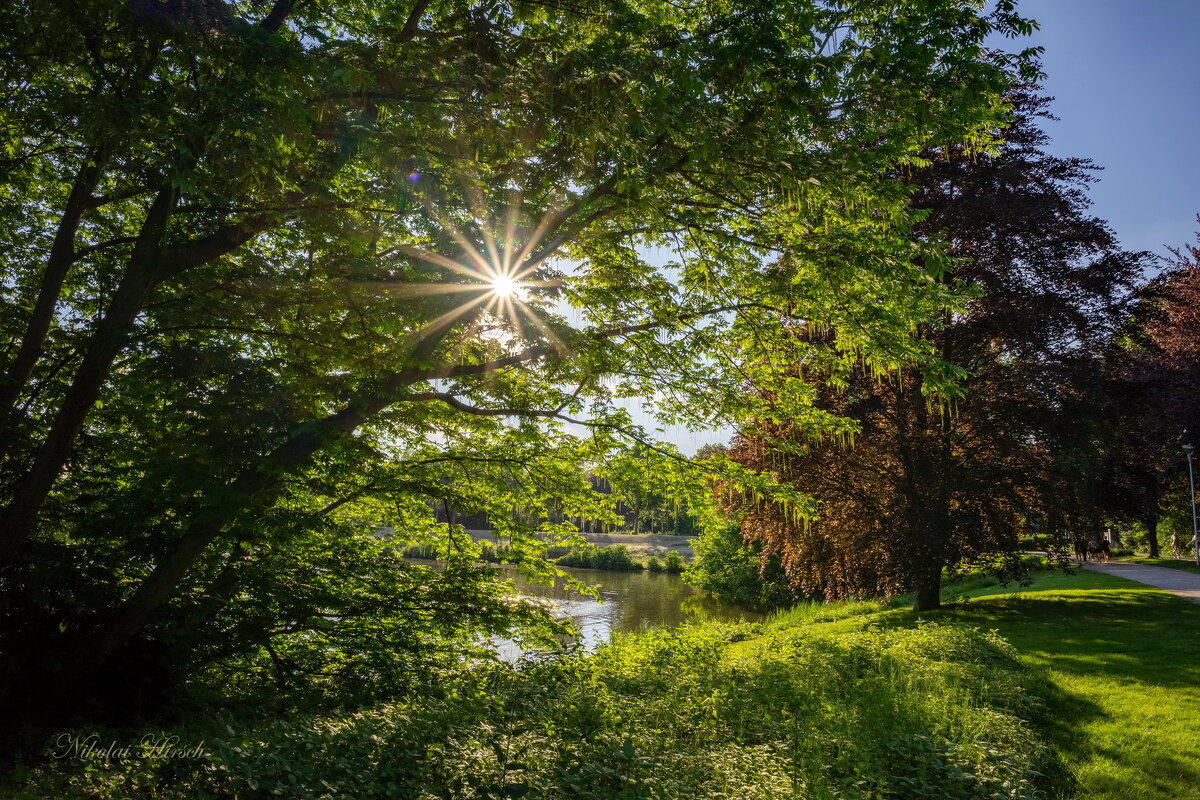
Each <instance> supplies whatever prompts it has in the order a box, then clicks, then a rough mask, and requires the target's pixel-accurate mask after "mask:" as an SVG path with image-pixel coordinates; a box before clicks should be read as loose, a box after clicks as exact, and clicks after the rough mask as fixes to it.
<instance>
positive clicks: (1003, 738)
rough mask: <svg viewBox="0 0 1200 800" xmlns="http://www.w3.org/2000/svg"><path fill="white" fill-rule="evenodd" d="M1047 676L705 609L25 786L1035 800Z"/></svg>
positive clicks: (928, 646) (843, 631)
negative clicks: (662, 624) (549, 654)
mask: <svg viewBox="0 0 1200 800" xmlns="http://www.w3.org/2000/svg"><path fill="white" fill-rule="evenodd" d="M827 610H828V611H830V612H832V613H834V614H835V615H836V614H860V616H861V610H860V609H854V608H851V607H838V608H834V609H827ZM868 616H869V615H868ZM864 619H865V618H864ZM1031 687H1032V683H1031V676H1030V675H1029V674H1028V673H1027V671H1026V670H1025V669H1024V668H1023V667H1022V666H1021V664H1020V663H1019V662H1018V660H1017V659H1016V657H1015V654H1014V653H1013V652H1012V650H1011V648H1009V647H1008V646H1007V645H1005V644H1004V643H1003V642H1002V641H1001V640H1000V639H998V638H997V637H995V636H994V635H991V634H988V633H984V632H982V631H972V630H968V629H965V628H959V627H954V626H944V625H926V626H923V627H921V628H919V629H900V628H895V629H891V630H883V629H880V628H877V627H876V628H874V629H871V628H870V626H868V625H866V624H859V625H850V626H847V627H843V628H838V627H831V626H829V625H825V624H823V623H822V622H821V620H819V619H817V618H815V617H814V619H813V620H811V623H810V624H807V625H803V626H801V625H797V624H796V619H795V618H794V617H793V618H791V619H790V620H789V621H788V624H786V625H772V624H767V625H762V624H740V625H722V624H717V623H707V624H702V625H691V626H686V627H683V628H680V629H678V630H669V629H656V630H650V631H646V632H643V633H640V634H637V635H629V636H624V637H619V638H618V639H617V640H616V641H615V642H614V643H613V644H612V645H611V646H609V647H606V648H603V649H602V650H600V651H599V652H597V653H595V654H593V655H590V656H579V655H576V656H571V655H568V656H564V657H562V658H560V659H557V660H550V661H537V662H533V663H527V664H526V665H525V666H524V667H523V668H521V669H513V668H510V667H507V666H504V665H481V666H479V667H477V668H475V669H471V670H465V671H464V672H463V673H462V674H461V675H459V676H457V677H456V678H455V679H453V680H450V681H446V682H444V683H442V684H441V685H439V686H437V687H430V689H429V690H428V691H427V692H425V693H423V694H422V695H420V696H412V697H408V698H405V699H404V700H403V701H398V702H395V703H389V704H382V705H378V706H374V707H371V708H368V709H363V710H361V711H358V712H355V713H344V714H337V715H319V716H306V715H304V714H293V715H289V716H287V717H285V718H282V719H277V720H269V721H260V722H253V721H247V720H245V719H244V718H243V719H236V718H232V717H231V718H225V719H222V720H216V721H212V722H209V723H204V724H199V725H196V726H194V727H191V728H189V729H186V730H177V731H171V732H169V733H167V732H161V731H158V732H141V731H139V732H135V733H129V732H126V733H124V734H121V733H117V732H98V733H97V734H96V737H95V741H96V742H98V743H99V745H100V748H101V750H102V749H103V748H104V745H105V744H106V743H107V742H109V741H113V742H120V743H124V742H130V741H132V742H137V741H140V740H141V737H142V736H148V737H149V739H148V741H151V742H157V741H163V740H164V739H167V740H170V738H171V737H172V736H178V739H177V740H174V741H175V743H176V748H177V749H176V750H175V751H172V752H171V753H166V754H159V753H156V752H153V751H138V750H137V748H136V747H134V748H133V750H132V752H130V753H129V754H127V755H125V756H124V757H121V758H117V759H109V758H105V756H104V755H103V753H97V752H87V751H85V750H83V749H80V750H78V751H75V752H70V751H68V752H64V753H63V754H62V757H60V758H52V759H49V760H48V761H47V762H46V763H45V764H44V765H43V766H41V767H39V768H38V769H37V770H35V771H33V772H30V773H27V774H26V775H25V776H24V777H25V779H26V781H27V785H26V786H25V788H24V789H23V790H20V791H18V792H17V793H16V794H15V797H16V798H18V800H34V798H37V800H41V798H43V797H47V796H53V797H56V798H64V800H65V799H66V798H72V797H79V798H82V797H88V798H93V799H94V800H115V799H116V798H125V797H147V798H155V799H156V800H184V798H188V800H191V799H192V798H218V797H222V798H226V797H238V798H240V799H241V800H256V799H257V798H269V797H277V796H285V797H303V798H320V800H333V798H338V797H354V798H356V799H357V800H375V799H376V798H378V799H379V800H383V798H388V799H389V800H390V799H391V798H396V797H403V798H433V797H445V798H463V800H465V799H466V798H483V797H487V798H518V797H526V798H539V799H545V800H549V799H550V798H563V797H576V798H612V799H613V800H617V799H618V798H646V799H647V800H648V799H649V798H680V800H682V799H683V798H689V799H690V798H718V797H722V798H738V800H756V799H760V800H768V799H770V800H774V799H775V798H778V797H783V796H800V797H829V798H834V797H836V798H864V799H865V798H874V797H937V798H941V799H942V800H979V799H981V798H985V797H986V798H992V797H1000V796H1003V797H1011V798H1018V799H1019V800H1032V799H1033V798H1035V797H1036V796H1037V791H1036V789H1037V783H1038V781H1039V780H1041V779H1040V778H1039V774H1045V773H1052V772H1053V769H1054V760H1053V756H1052V754H1051V753H1050V752H1049V751H1048V750H1047V749H1046V748H1045V747H1044V746H1042V744H1041V743H1040V742H1039V740H1038V737H1037V734H1036V733H1035V732H1034V731H1033V730H1032V729H1031V728H1030V727H1029V725H1028V724H1027V722H1026V718H1027V717H1030V716H1032V715H1034V714H1035V713H1036V703H1035V702H1034V701H1033V700H1032V699H1031V698H1032V695H1031V694H1030V689H1031ZM75 735H76V736H81V737H82V736H87V735H88V732H84V731H80V732H77V733H76V734H75ZM71 741H72V740H71V739H70V738H69V737H68V738H67V739H65V740H63V743H62V745H61V746H64V747H66V746H69V745H70V742H71Z"/></svg>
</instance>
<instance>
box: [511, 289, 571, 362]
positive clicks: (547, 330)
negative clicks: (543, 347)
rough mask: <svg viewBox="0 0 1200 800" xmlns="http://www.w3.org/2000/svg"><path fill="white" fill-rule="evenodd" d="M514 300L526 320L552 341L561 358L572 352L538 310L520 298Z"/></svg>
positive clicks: (551, 343)
mask: <svg viewBox="0 0 1200 800" xmlns="http://www.w3.org/2000/svg"><path fill="white" fill-rule="evenodd" d="M513 300H514V305H515V306H516V308H517V309H519V310H520V311H522V312H523V313H524V314H525V316H526V318H528V319H529V321H530V322H532V323H533V325H534V327H536V328H537V329H538V330H539V331H541V332H542V335H544V336H545V337H546V338H547V339H549V340H550V346H551V347H553V348H554V350H555V352H556V353H558V354H559V355H560V356H563V355H567V354H568V353H570V352H571V348H570V347H569V346H568V345H567V343H566V342H564V341H563V340H562V337H560V336H559V335H558V334H557V333H555V332H554V329H553V328H551V327H550V325H549V323H547V322H546V321H545V320H544V319H542V318H541V317H540V316H539V315H538V313H537V309H535V308H533V307H532V306H530V305H529V304H528V303H526V302H524V301H523V300H521V298H519V297H514V298H513Z"/></svg>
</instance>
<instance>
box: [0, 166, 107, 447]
mask: <svg viewBox="0 0 1200 800" xmlns="http://www.w3.org/2000/svg"><path fill="white" fill-rule="evenodd" d="M105 157H106V156H105V154H104V151H103V150H100V149H93V150H91V151H89V152H88V153H87V155H86V156H84V159H83V164H82V165H80V167H79V171H78V172H77V173H76V175H75V181H74V183H73V184H72V186H71V193H70V195H69V196H68V197H67V202H66V206H65V207H64V209H63V213H62V216H61V217H60V218H59V221H58V228H57V229H56V231H55V234H54V243H53V244H52V245H51V247H50V255H49V256H48V257H47V259H46V268H45V270H43V272H42V281H41V285H40V286H39V287H38V296H37V300H36V301H35V303H34V306H33V312H32V313H31V314H30V315H29V323H28V325H27V326H26V328H25V334H24V335H23V336H22V337H21V344H20V347H19V348H18V349H17V355H16V356H15V357H14V358H13V360H12V363H11V364H9V366H8V370H7V374H5V376H4V378H3V381H0V433H3V432H4V430H5V429H6V428H7V423H8V422H9V421H10V417H11V415H12V414H13V411H14V408H15V406H16V405H17V400H18V398H19V397H20V394H21V389H22V388H24V386H25V383H26V381H28V380H29V376H30V375H32V374H33V368H34V366H35V365H36V364H37V360H38V356H39V355H40V354H41V352H42V344H43V343H44V342H45V340H46V334H47V333H48V332H49V331H50V324H51V322H52V321H53V319H54V309H55V307H56V306H57V305H58V296H59V294H60V293H61V292H62V286H63V282H64V281H65V280H66V278H67V270H68V269H69V268H70V266H71V262H72V261H73V260H74V259H75V235H76V232H77V231H78V230H79V223H80V222H81V221H82V220H83V217H84V214H86V213H87V211H88V208H89V203H90V201H91V196H92V191H93V190H94V189H95V188H96V185H97V184H98V183H99V182H100V177H101V175H102V174H103V171H104V166H105ZM6 438H7V437H3V436H0V439H6ZM2 446H3V444H2V443H0V447H2Z"/></svg>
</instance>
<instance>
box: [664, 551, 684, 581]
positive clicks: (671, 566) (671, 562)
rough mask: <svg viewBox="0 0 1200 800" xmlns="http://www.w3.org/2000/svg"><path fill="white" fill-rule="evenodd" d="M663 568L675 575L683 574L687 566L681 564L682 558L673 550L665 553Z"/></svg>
mask: <svg viewBox="0 0 1200 800" xmlns="http://www.w3.org/2000/svg"><path fill="white" fill-rule="evenodd" d="M663 566H664V568H665V569H666V571H667V572H671V573H674V574H675V575H678V574H679V573H681V572H683V570H684V569H685V568H686V567H687V565H686V564H684V563H683V556H681V555H680V554H679V553H678V552H676V551H674V550H668V551H667V555H666V560H665V562H664V565H663Z"/></svg>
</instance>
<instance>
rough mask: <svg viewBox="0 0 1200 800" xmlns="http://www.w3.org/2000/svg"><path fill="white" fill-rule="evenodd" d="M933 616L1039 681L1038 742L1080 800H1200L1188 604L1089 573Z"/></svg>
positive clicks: (1199, 717)
mask: <svg viewBox="0 0 1200 800" xmlns="http://www.w3.org/2000/svg"><path fill="white" fill-rule="evenodd" d="M964 594H965V595H967V596H968V597H969V598H970V599H969V600H967V601H966V602H964V603H961V604H956V605H954V606H952V607H949V608H947V609H946V610H944V611H941V612H937V613H934V614H924V615H917V614H915V613H913V612H911V611H907V610H904V611H900V610H897V611H889V612H884V613H883V614H882V615H881V618H880V621H881V622H884V623H885V624H891V625H909V624H915V623H916V622H917V621H918V620H919V619H921V618H925V619H936V620H938V621H950V620H954V621H958V622H962V623H966V624H969V625H974V626H979V627H981V628H984V629H995V630H997V631H999V633H1000V634H1001V635H1002V636H1004V637H1005V638H1006V639H1008V641H1009V642H1011V643H1012V644H1013V645H1014V646H1015V647H1016V648H1017V649H1018V650H1020V651H1021V653H1022V654H1023V658H1024V659H1025V660H1026V661H1027V662H1028V663H1030V664H1032V665H1034V666H1035V667H1037V668H1039V669H1041V670H1042V671H1043V674H1044V675H1045V677H1046V678H1047V680H1048V684H1049V686H1048V688H1049V698H1048V699H1049V702H1050V711H1051V720H1052V722H1051V728H1050V730H1049V731H1048V736H1049V738H1050V741H1051V743H1052V744H1053V745H1054V747H1055V748H1056V749H1057V750H1058V752H1059V753H1060V755H1061V756H1062V758H1063V759H1064V760H1065V762H1066V763H1067V766H1068V768H1069V769H1071V770H1072V771H1073V772H1074V773H1075V776H1076V778H1077V780H1078V782H1079V791H1078V792H1077V793H1076V794H1075V796H1076V797H1079V798H1088V799H1089V800H1093V799H1096V800H1134V799H1135V798H1136V799H1137V800H1142V799H1143V798H1144V800H1152V799H1153V800H1160V799H1161V800H1167V799H1168V798H1170V799H1172V800H1174V799H1175V798H1200V754H1198V753H1200V636H1197V633H1198V632H1200V605H1198V604H1195V603H1191V602H1189V601H1186V600H1182V599H1180V598H1177V597H1174V596H1173V595H1170V594H1168V593H1166V592H1162V591H1159V590H1156V589H1152V588H1150V587H1147V586H1144V585H1142V584H1138V583H1134V582H1132V581H1127V580H1124V579H1121V578H1114V577H1111V576H1108V575H1100V574H1096V573H1081V574H1077V575H1062V574H1043V575H1041V576H1040V577H1039V578H1038V580H1037V582H1036V583H1035V584H1034V585H1033V586H1031V587H1028V588H1026V589H1022V590H1016V591H1014V590H1011V589H1002V588H1000V587H983V588H977V589H975V590H973V591H966V592H964Z"/></svg>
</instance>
